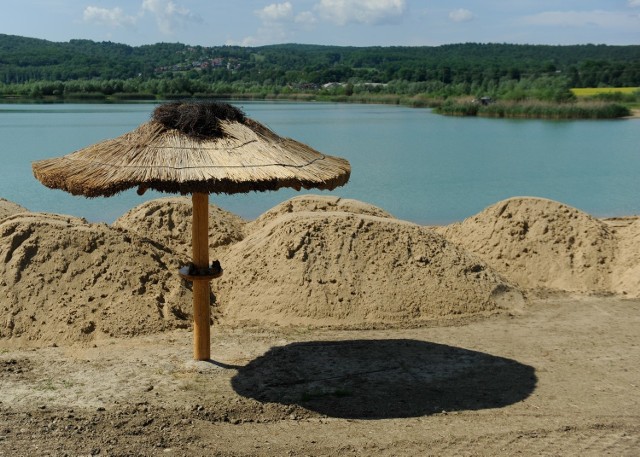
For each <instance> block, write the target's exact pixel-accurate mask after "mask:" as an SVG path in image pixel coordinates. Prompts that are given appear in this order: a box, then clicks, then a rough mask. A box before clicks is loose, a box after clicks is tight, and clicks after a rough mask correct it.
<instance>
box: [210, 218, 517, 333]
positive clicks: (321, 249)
mask: <svg viewBox="0 0 640 457" xmlns="http://www.w3.org/2000/svg"><path fill="white" fill-rule="evenodd" d="M221 260H222V265H223V268H224V269H225V274H224V275H223V276H222V278H221V279H219V280H217V281H214V286H213V287H214V290H216V291H217V294H218V298H219V302H220V307H221V312H222V314H223V315H224V319H225V320H227V321H232V322H235V323H238V322H252V321H253V322H262V323H265V322H271V323H278V324H283V325H287V324H294V325H298V324H300V325H347V326H348V325H356V326H357V325H363V324H371V323H382V324H394V323H418V322H421V321H425V320H429V319H433V318H442V317H453V316H469V315H475V314H482V313H489V312H492V311H495V310H497V309H499V308H500V307H501V306H512V305H514V306H516V305H518V304H520V300H521V295H520V294H519V293H518V292H517V291H512V290H511V288H510V286H509V285H508V284H507V283H506V282H505V281H504V280H503V279H502V278H501V277H500V276H499V275H498V274H496V273H495V272H494V271H493V270H492V269H491V268H490V267H488V266H487V265H486V264H485V263H484V262H482V261H481V260H479V259H478V258H476V257H475V256H472V255H469V254H468V253H466V252H465V251H464V250H462V249H460V248H458V247H457V246H455V245H454V244H452V243H450V242H448V241H447V240H445V239H444V238H443V237H442V236H440V235H438V234H437V233H435V232H433V231H431V230H429V229H427V228H424V227H420V226H417V225H414V224H411V223H408V222H403V221H399V220H396V219H389V218H382V217H376V216H369V215H362V214H355V213H346V212H315V213H314V212H305V211H303V212H297V213H287V214H283V215H281V216H279V217H276V218H274V219H273V220H271V221H270V222H269V223H267V224H265V225H264V227H262V228H260V229H258V230H255V231H253V232H252V233H251V234H250V235H248V236H247V237H246V238H245V239H244V240H242V241H240V242H239V243H237V244H235V245H233V246H232V247H231V248H230V249H229V251H228V252H227V253H226V254H225V255H224V256H223V258H222V259H221Z"/></svg>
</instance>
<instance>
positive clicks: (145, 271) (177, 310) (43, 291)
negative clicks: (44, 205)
mask: <svg viewBox="0 0 640 457" xmlns="http://www.w3.org/2000/svg"><path fill="white" fill-rule="evenodd" d="M173 258H175V256H174V255H172V254H171V253H169V252H165V251H163V250H161V249H158V248H157V247H156V246H155V245H153V244H152V243H150V242H149V241H147V240H144V239H142V238H140V237H138V236H136V235H133V234H131V233H129V232H126V231H123V230H116V229H113V228H110V227H108V226H106V225H104V224H98V225H97V224H88V223H86V222H84V221H83V220H82V219H76V218H72V217H65V216H57V215H49V214H41V213H22V214H19V215H15V216H10V217H8V218H5V219H4V220H2V221H0V260H1V262H0V315H1V316H2V319H1V320H0V338H3V339H4V338H20V341H23V342H25V343H26V342H29V341H31V342H34V344H43V343H46V342H48V343H52V342H64V341H67V342H73V341H87V340H91V339H94V338H98V337H100V336H104V335H111V336H129V335H137V334H144V333H150V332H156V331H160V330H164V329H171V328H176V327H185V326H187V325H189V324H190V315H189V313H190V307H191V304H190V300H191V296H190V293H189V292H188V290H187V289H186V288H184V287H183V286H182V285H181V282H180V280H179V279H178V277H177V275H173V274H172V273H171V272H173V271H175V270H176V269H177V265H173V264H172V262H173V260H172V259H173Z"/></svg>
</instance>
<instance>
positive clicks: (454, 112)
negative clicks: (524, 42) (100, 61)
mask: <svg viewBox="0 0 640 457" xmlns="http://www.w3.org/2000/svg"><path fill="white" fill-rule="evenodd" d="M131 95H132V96H131V97H107V96H105V97H74V96H70V97H67V98H65V97H60V96H50V97H41V98H31V97H10V96H0V103H71V104H74V103H106V104H109V103H116V104H117V103H153V102H156V103H162V102H165V101H169V100H187V99H188V100H192V99H196V100H197V99H216V100H231V101H234V100H248V101H289V102H329V103H348V104H363V105H367V104H381V105H399V106H407V107H411V108H433V109H434V112H435V113H437V114H440V115H446V116H478V117H486V118H505V119H547V120H559V119H560V120H563V119H568V120H581V119H585V120H611V119H640V109H638V108H627V107H625V106H624V105H622V104H619V103H607V104H606V105H607V109H606V110H604V111H607V112H605V113H604V114H602V111H603V110H602V106H600V107H595V106H593V107H592V106H587V107H586V108H582V109H580V110H579V112H574V110H572V107H571V106H563V104H560V103H556V104H554V103H543V104H541V103H539V102H526V101H525V102H521V103H509V104H505V103H504V102H500V101H498V102H496V103H495V106H497V107H500V108H501V109H499V110H497V111H496V110H492V109H489V110H487V109H486V108H491V105H490V106H489V107H478V106H476V105H475V104H473V103H465V102H462V103H456V102H454V103H448V102H445V100H441V99H435V98H426V97H421V96H403V95H399V94H385V95H382V96H373V97H372V96H366V97H365V96H356V95H353V96H346V95H333V96H332V95H317V94H307V93H299V94H287V95H276V94H273V95H263V94H210V95H206V96H205V94H194V95H191V94H184V96H168V97H159V96H155V95H151V94H131ZM134 95H140V96H139V97H135V96H134ZM536 105H539V106H538V109H535V110H534V111H533V112H532V111H531V110H530V107H531V106H536ZM540 105H544V106H542V108H540ZM451 107H453V108H451ZM625 109H626V110H628V111H629V112H630V113H631V114H630V115H620V113H621V112H622V110H625ZM484 111H487V112H484ZM489 111H491V112H489ZM493 111H495V112H493Z"/></svg>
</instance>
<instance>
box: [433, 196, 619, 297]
mask: <svg viewBox="0 0 640 457" xmlns="http://www.w3.org/2000/svg"><path fill="white" fill-rule="evenodd" d="M438 231H439V232H440V233H442V234H443V235H444V236H445V237H446V238H447V239H449V240H451V241H452V242H454V243H458V244H460V245H461V246H463V247H465V248H466V249H469V250H470V251H471V252H474V253H476V254H477V255H478V256H480V257H481V258H482V259H484V260H485V261H486V262H487V263H488V264H490V265H491V266H492V267H494V268H495V269H496V270H497V271H499V272H501V273H503V274H504V275H505V276H506V277H507V278H509V279H510V280H512V281H514V282H515V283H517V284H518V285H520V286H521V287H524V288H551V289H559V290H566V291H574V292H596V293H604V292H609V291H610V290H611V272H612V269H613V268H614V266H613V265H614V259H615V253H616V246H617V240H616V238H615V237H614V234H613V233H612V230H611V229H610V228H609V226H608V225H607V224H605V223H604V222H603V221H601V220H598V219H595V218H593V217H591V216H590V215H588V214H586V213H584V212H582V211H580V210H577V209H575V208H572V207H570V206H567V205H564V204H562V203H558V202H555V201H552V200H547V199H542V198H529V197H517V198H511V199H508V200H504V201H501V202H498V203H496V204H495V205H492V206H490V207H488V208H487V209H485V210H484V211H482V212H480V213H479V214H477V215H475V216H472V217H470V218H468V219H466V220H464V221H463V222H460V223H456V224H452V225H450V226H447V227H442V228H440V229H438Z"/></svg>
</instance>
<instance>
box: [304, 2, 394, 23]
mask: <svg viewBox="0 0 640 457" xmlns="http://www.w3.org/2000/svg"><path fill="white" fill-rule="evenodd" d="M315 9H316V11H318V13H319V14H320V16H322V17H323V18H324V19H326V20H328V21H331V22H333V23H335V24H338V25H345V24H348V23H358V24H368V25H375V24H383V23H388V22H394V21H397V20H398V19H399V18H400V17H402V15H403V14H404V11H405V9H406V1H405V0H320V3H318V4H317V5H316V7H315Z"/></svg>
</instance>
